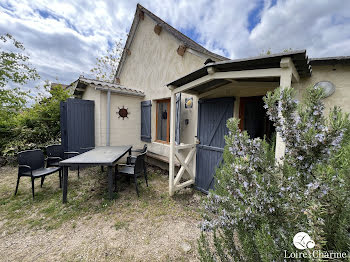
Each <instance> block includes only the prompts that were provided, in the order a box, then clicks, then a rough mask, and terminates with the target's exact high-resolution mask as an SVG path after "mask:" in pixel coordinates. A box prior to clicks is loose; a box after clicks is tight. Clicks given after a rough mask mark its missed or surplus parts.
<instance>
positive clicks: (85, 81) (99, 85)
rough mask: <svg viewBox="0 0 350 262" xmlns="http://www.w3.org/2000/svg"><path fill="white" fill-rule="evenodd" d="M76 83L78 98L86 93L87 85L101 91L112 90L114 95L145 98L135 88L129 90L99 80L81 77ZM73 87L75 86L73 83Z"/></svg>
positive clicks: (75, 92) (75, 90) (141, 92)
mask: <svg viewBox="0 0 350 262" xmlns="http://www.w3.org/2000/svg"><path fill="white" fill-rule="evenodd" d="M74 83H76V85H75V88H74V95H75V96H76V97H81V96H82V94H83V92H84V91H85V90H84V89H85V88H86V85H90V84H92V85H94V86H95V87H96V89H99V90H106V91H107V90H111V91H112V92H114V93H119V94H124V95H130V96H145V94H144V92H143V91H140V90H136V89H133V88H128V87H125V86H122V85H118V84H112V83H109V82H105V81H101V80H97V79H90V78H85V77H79V79H78V80H77V81H75V82H74ZM71 85H73V83H72V84H71Z"/></svg>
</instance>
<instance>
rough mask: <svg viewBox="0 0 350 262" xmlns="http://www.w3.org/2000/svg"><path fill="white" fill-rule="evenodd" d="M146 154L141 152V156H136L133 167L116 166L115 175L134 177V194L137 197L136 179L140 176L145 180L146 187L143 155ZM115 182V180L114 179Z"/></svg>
mask: <svg viewBox="0 0 350 262" xmlns="http://www.w3.org/2000/svg"><path fill="white" fill-rule="evenodd" d="M146 153H147V151H146V152H143V153H142V154H139V155H138V156H136V160H135V164H134V165H124V164H121V165H118V166H117V172H116V175H118V174H120V175H125V176H128V177H129V178H130V177H134V181H135V188H136V193H137V196H138V197H139V196H140V194H139V189H138V187H137V178H138V177H139V176H140V175H142V173H143V176H144V178H145V180H146V185H147V186H148V178H147V172H146V164H145V155H146ZM115 180H116V179H115Z"/></svg>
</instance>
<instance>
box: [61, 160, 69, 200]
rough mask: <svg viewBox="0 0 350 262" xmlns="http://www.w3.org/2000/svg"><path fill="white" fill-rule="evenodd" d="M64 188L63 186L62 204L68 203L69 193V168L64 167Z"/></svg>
mask: <svg viewBox="0 0 350 262" xmlns="http://www.w3.org/2000/svg"><path fill="white" fill-rule="evenodd" d="M62 180H63V181H62V182H63V186H62V192H63V198H62V202H63V203H67V191H68V166H64V167H63V179H62Z"/></svg>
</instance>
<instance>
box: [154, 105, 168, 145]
mask: <svg viewBox="0 0 350 262" xmlns="http://www.w3.org/2000/svg"><path fill="white" fill-rule="evenodd" d="M156 114H157V118H156V127H157V128H156V140H157V141H159V142H165V143H169V131H170V129H169V126H170V99H164V100H159V101H157V112H156Z"/></svg>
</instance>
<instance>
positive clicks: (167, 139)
mask: <svg viewBox="0 0 350 262" xmlns="http://www.w3.org/2000/svg"><path fill="white" fill-rule="evenodd" d="M156 102H157V104H156V137H155V142H158V143H163V144H170V117H171V116H170V102H171V100H170V98H165V99H160V100H156ZM164 102H168V106H167V110H168V111H167V112H168V117H167V130H166V141H164V140H159V139H158V113H159V110H158V107H159V103H164Z"/></svg>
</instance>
